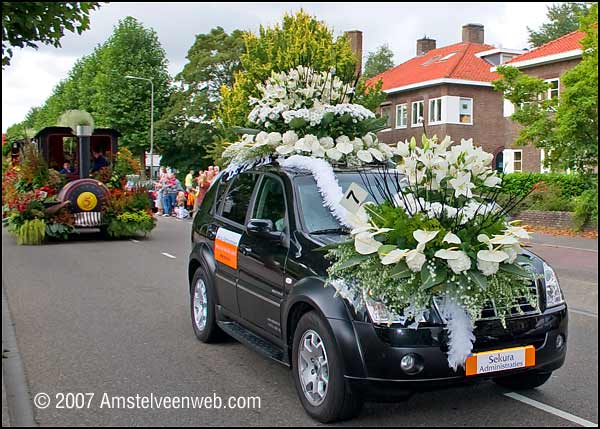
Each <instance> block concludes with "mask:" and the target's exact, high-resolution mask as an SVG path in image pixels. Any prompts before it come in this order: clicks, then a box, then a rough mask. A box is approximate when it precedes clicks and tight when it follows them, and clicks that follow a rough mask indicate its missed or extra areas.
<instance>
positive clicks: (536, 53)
mask: <svg viewBox="0 0 600 429" xmlns="http://www.w3.org/2000/svg"><path fill="white" fill-rule="evenodd" d="M584 37H585V33H584V32H583V31H573V32H572V33H569V34H565V35H564V36H562V37H559V38H558V39H554V40H552V41H550V42H548V43H546V44H544V45H542V46H539V47H537V48H535V49H532V50H531V51H529V52H526V53H524V54H522V55H519V56H518V57H514V58H513V59H511V60H510V61H507V62H506V64H510V63H516V62H520V61H526V60H532V59H534V58H541V57H546V56H548V55H556V54H561V53H563V52H569V51H574V50H576V49H581V43H580V42H581V39H583V38H584Z"/></svg>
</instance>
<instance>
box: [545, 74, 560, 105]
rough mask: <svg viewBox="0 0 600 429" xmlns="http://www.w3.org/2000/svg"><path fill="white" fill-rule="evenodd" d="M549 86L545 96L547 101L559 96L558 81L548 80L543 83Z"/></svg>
mask: <svg viewBox="0 0 600 429" xmlns="http://www.w3.org/2000/svg"><path fill="white" fill-rule="evenodd" d="M545 82H546V83H547V84H549V85H550V87H549V88H548V93H547V95H546V97H547V99H548V100H550V99H552V98H558V96H559V95H560V80H559V79H548V80H547V81H545Z"/></svg>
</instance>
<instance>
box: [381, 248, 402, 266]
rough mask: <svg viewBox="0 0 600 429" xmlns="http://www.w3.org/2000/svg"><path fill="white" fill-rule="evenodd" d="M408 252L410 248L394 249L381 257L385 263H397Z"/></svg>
mask: <svg viewBox="0 0 600 429" xmlns="http://www.w3.org/2000/svg"><path fill="white" fill-rule="evenodd" d="M408 252H409V250H408V249H394V250H392V251H391V252H389V253H388V254H387V255H384V256H382V257H381V263H382V264H383V265H390V264H395V263H397V262H399V261H400V260H402V258H404V257H405V256H406V255H407V254H408Z"/></svg>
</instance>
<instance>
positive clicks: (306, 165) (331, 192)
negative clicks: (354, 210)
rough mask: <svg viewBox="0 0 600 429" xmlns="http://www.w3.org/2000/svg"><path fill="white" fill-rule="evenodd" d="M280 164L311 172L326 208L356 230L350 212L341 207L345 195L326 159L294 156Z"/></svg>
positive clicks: (281, 161) (280, 161)
mask: <svg viewBox="0 0 600 429" xmlns="http://www.w3.org/2000/svg"><path fill="white" fill-rule="evenodd" d="M278 162H279V165H281V166H282V167H287V168H297V169H300V170H308V171H310V172H311V173H312V175H313V177H314V178H315V181H316V182H317V188H318V189H319V193H320V194H321V196H322V197H323V203H324V206H325V207H327V208H328V209H329V210H331V213H332V214H333V216H335V218H336V219H337V220H338V221H340V222H341V223H342V225H344V226H346V227H349V228H354V227H355V226H356V225H355V224H354V223H353V222H352V221H351V220H350V219H349V216H348V211H347V210H346V209H345V208H344V207H342V206H341V205H340V201H341V199H342V198H343V197H344V193H343V192H342V187H341V186H340V185H339V183H338V181H337V179H336V177H335V173H334V172H333V167H332V166H331V164H330V163H329V162H327V161H325V160H324V159H320V158H313V157H310V156H302V155H293V156H290V157H289V158H286V159H279V160H278Z"/></svg>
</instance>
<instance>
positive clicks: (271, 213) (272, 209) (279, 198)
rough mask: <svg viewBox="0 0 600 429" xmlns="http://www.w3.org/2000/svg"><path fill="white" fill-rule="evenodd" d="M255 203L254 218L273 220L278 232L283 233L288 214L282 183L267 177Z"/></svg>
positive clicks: (262, 183)
mask: <svg viewBox="0 0 600 429" xmlns="http://www.w3.org/2000/svg"><path fill="white" fill-rule="evenodd" d="M255 201H256V202H255V203H254V212H253V213H252V218H253V219H268V220H271V221H272V222H273V227H274V228H275V230H276V231H283V230H284V229H285V226H286V212H285V194H284V192H283V184H282V183H281V181H280V180H278V179H276V178H275V177H272V176H265V177H264V178H263V180H262V182H261V185H260V189H259V191H258V194H257V197H256V200H255Z"/></svg>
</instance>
